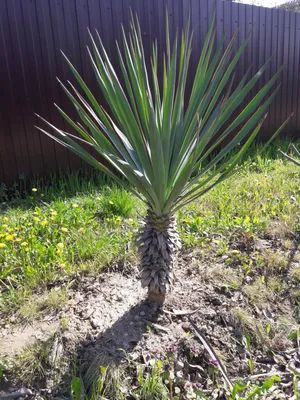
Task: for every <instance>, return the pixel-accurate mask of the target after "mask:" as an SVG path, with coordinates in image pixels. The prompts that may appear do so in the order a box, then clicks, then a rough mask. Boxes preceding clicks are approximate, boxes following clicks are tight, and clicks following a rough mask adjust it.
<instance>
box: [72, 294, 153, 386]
mask: <svg viewBox="0 0 300 400" xmlns="http://www.w3.org/2000/svg"><path fill="white" fill-rule="evenodd" d="M159 311H160V309H159V308H158V307H157V305H156V304H155V303H152V302H150V301H148V300H142V301H141V302H139V303H138V304H136V305H135V306H133V307H132V308H130V309H129V310H128V311H127V312H126V313H125V314H123V315H122V316H121V317H120V318H119V319H118V320H117V321H116V322H115V323H113V324H112V325H111V326H110V327H108V328H106V329H105V330H104V331H103V332H100V333H99V334H98V335H97V336H96V337H94V338H93V339H92V340H89V341H88V342H87V341H83V342H81V343H79V345H78V348H77V360H78V363H79V365H80V370H79V374H80V376H81V377H82V379H83V382H84V384H85V388H86V389H87V390H88V391H89V390H91V389H92V386H93V384H94V383H95V382H96V381H97V379H98V378H99V371H101V368H103V367H104V368H106V367H111V366H113V367H114V368H117V367H118V366H119V365H120V364H121V363H122V362H124V361H125V360H126V359H127V358H128V356H129V355H130V353H131V352H132V351H133V350H134V349H135V347H136V346H137V345H138V344H139V342H140V341H141V339H142V336H143V335H144V334H145V333H146V332H147V330H148V325H149V322H150V323H153V322H155V321H156V320H157V318H158V316H159V314H160V312H159Z"/></svg>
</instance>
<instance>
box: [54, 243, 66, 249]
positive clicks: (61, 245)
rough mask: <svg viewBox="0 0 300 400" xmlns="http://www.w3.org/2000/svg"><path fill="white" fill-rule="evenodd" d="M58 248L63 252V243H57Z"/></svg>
mask: <svg viewBox="0 0 300 400" xmlns="http://www.w3.org/2000/svg"><path fill="white" fill-rule="evenodd" d="M56 247H57V249H58V250H63V248H64V244H63V243H57V245H56Z"/></svg>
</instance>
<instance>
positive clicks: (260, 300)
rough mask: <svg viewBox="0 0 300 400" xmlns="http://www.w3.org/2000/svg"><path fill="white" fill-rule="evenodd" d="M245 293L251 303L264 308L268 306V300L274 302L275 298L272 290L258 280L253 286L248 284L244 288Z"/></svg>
mask: <svg viewBox="0 0 300 400" xmlns="http://www.w3.org/2000/svg"><path fill="white" fill-rule="evenodd" d="M242 291H243V293H244V294H245V295H246V296H247V297H248V300H249V303H250V304H252V305H256V306H258V307H260V308H264V307H265V306H266V305H267V303H268V302H267V300H269V301H272V298H273V297H274V295H273V293H272V292H271V291H270V288H268V287H267V285H266V283H265V282H263V281H262V280H261V279H259V278H257V279H256V280H255V282H253V283H252V284H247V285H244V286H243V287H242Z"/></svg>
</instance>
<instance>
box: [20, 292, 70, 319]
mask: <svg viewBox="0 0 300 400" xmlns="http://www.w3.org/2000/svg"><path fill="white" fill-rule="evenodd" d="M66 300H67V292H66V289H65V288H59V287H57V288H55V289H51V290H50V291H46V292H45V293H44V294H43V295H42V297H36V296H33V297H31V298H27V299H26V300H25V301H24V303H23V304H22V305H21V306H20V308H19V310H18V315H19V316H20V318H21V319H25V320H31V319H38V318H42V317H43V316H45V315H46V314H49V313H53V312H55V311H58V310H59V309H60V308H61V305H62V304H64V303H65V302H66Z"/></svg>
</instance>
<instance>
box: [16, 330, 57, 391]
mask: <svg viewBox="0 0 300 400" xmlns="http://www.w3.org/2000/svg"><path fill="white" fill-rule="evenodd" d="M54 339H55V338H54V337H51V338H49V339H48V340H47V341H40V340H37V341H36V342H35V343H34V344H31V345H28V346H26V347H25V348H24V350H23V351H22V353H20V354H18V355H17V356H16V358H15V360H14V361H13V368H12V370H13V372H14V374H15V375H16V376H17V377H18V378H19V380H20V381H21V382H22V383H24V384H25V385H28V384H32V383H34V382H43V381H44V379H45V376H46V372H45V371H46V369H48V368H50V367H51V365H50V363H49V356H50V353H51V349H52V345H53V343H54Z"/></svg>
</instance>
